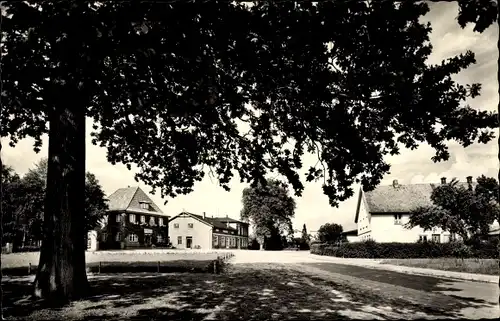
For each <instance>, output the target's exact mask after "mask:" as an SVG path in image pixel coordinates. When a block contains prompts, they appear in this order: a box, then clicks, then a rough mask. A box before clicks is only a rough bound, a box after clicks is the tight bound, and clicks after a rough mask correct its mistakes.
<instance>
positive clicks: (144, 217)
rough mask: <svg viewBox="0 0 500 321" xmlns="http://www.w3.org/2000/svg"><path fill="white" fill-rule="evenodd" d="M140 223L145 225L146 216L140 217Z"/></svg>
mask: <svg viewBox="0 0 500 321" xmlns="http://www.w3.org/2000/svg"><path fill="white" fill-rule="evenodd" d="M141 223H146V216H144V215H141Z"/></svg>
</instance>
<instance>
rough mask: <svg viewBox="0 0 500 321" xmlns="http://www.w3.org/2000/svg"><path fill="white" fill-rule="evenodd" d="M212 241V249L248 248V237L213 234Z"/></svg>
mask: <svg viewBox="0 0 500 321" xmlns="http://www.w3.org/2000/svg"><path fill="white" fill-rule="evenodd" d="M223 240H224V241H223ZM212 241H213V243H212V248H220V249H222V248H224V249H226V248H230V249H238V248H241V249H246V248H247V247H248V237H246V236H238V235H231V234H225V233H213V236H212Z"/></svg>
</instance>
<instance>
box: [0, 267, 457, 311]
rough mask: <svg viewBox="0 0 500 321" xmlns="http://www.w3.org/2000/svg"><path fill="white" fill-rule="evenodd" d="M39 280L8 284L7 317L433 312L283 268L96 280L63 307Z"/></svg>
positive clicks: (13, 279) (104, 276)
mask: <svg viewBox="0 0 500 321" xmlns="http://www.w3.org/2000/svg"><path fill="white" fill-rule="evenodd" d="M33 277H34V276H27V277H26V276H24V277H7V278H6V280H4V282H3V289H4V298H3V299H4V316H5V317H6V320H207V319H208V320H214V319H215V320H273V319H275V320H305V319H307V320H311V319H314V320H326V319H331V320H337V319H351V318H353V319H401V318H405V319H406V318H408V319H419V318H423V317H429V316H430V315H429V313H434V312H431V311H429V310H424V309H423V307H420V306H413V305H412V304H409V303H408V302H403V301H401V299H398V298H393V299H388V298H383V297H379V296H374V295H373V294H372V293H371V292H370V291H368V290H367V289H365V288H363V287H358V288H351V287H349V286H347V285H346V284H342V283H337V282H335V281H332V280H326V279H322V278H320V277H313V276H312V275H310V274H307V273H306V272H304V271H301V270H300V269H297V268H295V269H294V268H291V267H289V266H285V265H283V264H276V263H273V264H246V265H238V266H228V267H227V270H226V271H225V272H224V273H222V274H219V275H217V274H209V273H182V274H180V273H124V274H100V275H91V276H90V277H89V280H90V283H91V286H92V290H93V292H92V295H91V296H90V297H89V298H87V299H85V300H81V301H78V302H74V303H72V304H70V305H68V306H66V307H64V308H60V309H50V308H47V307H44V306H43V305H42V304H41V303H40V302H36V301H32V300H30V299H29V298H28V295H29V294H30V293H31V291H32V288H31V282H32V281H33ZM455 310H459V308H458V307H456V308H453V311H455ZM424 311H425V312H424Z"/></svg>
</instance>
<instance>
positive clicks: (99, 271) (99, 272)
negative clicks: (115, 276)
mask: <svg viewBox="0 0 500 321" xmlns="http://www.w3.org/2000/svg"><path fill="white" fill-rule="evenodd" d="M97 274H101V261H99V268H98V270H97Z"/></svg>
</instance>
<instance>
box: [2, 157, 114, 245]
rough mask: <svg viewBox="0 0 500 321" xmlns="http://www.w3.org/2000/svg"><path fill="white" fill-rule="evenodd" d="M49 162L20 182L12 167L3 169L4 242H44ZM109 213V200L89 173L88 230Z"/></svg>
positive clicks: (30, 171)
mask: <svg viewBox="0 0 500 321" xmlns="http://www.w3.org/2000/svg"><path fill="white" fill-rule="evenodd" d="M47 164H48V162H47V159H46V158H42V159H41V160H40V161H39V162H38V163H36V164H35V165H34V167H33V168H31V169H29V171H28V172H27V173H26V174H25V175H24V176H23V177H22V178H20V177H19V175H18V174H17V173H15V171H14V170H13V169H12V167H9V166H5V165H3V168H2V169H3V171H2V172H3V178H2V179H3V181H2V183H3V188H4V193H5V194H4V198H3V199H2V210H3V213H4V214H5V215H4V217H3V226H4V229H5V232H4V233H5V235H4V236H5V239H4V242H14V241H15V242H16V244H15V245H16V246H17V247H19V246H23V245H25V244H26V245H27V244H28V243H29V242H37V241H41V240H42V226H43V213H44V203H45V190H46V181H47ZM107 209H108V205H107V202H106V197H105V194H104V191H103V190H102V187H101V185H100V184H99V181H98V180H97V179H96V177H95V175H94V174H92V173H90V172H87V174H86V182H85V211H84V214H85V219H84V221H85V230H86V231H88V230H91V229H94V228H96V227H97V226H98V225H99V224H100V222H101V220H102V218H103V215H104V214H105V212H106V210H107Z"/></svg>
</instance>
